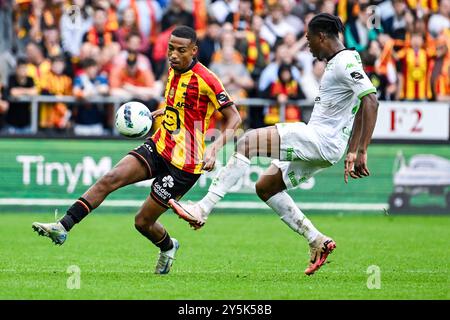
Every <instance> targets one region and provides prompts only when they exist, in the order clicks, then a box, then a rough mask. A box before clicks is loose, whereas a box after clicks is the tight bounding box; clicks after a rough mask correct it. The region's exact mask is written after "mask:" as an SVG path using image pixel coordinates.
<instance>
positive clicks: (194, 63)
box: [180, 57, 198, 74]
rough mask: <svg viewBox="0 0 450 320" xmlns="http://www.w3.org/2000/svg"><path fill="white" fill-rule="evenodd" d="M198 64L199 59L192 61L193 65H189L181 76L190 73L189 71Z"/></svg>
mask: <svg viewBox="0 0 450 320" xmlns="http://www.w3.org/2000/svg"><path fill="white" fill-rule="evenodd" d="M197 62H198V60H197V58H196V57H194V58H193V59H192V62H191V64H190V65H189V67H187V68H186V69H184V70H183V71H181V72H180V74H183V73H186V72H188V71H189V70H191V69H192V68H193V67H194V66H195V65H196V64H197Z"/></svg>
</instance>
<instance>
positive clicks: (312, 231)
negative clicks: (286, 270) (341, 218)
mask: <svg viewBox="0 0 450 320" xmlns="http://www.w3.org/2000/svg"><path fill="white" fill-rule="evenodd" d="M266 203H267V205H268V206H269V207H271V208H272V209H273V210H274V211H275V212H276V213H278V215H279V216H280V217H281V220H283V222H284V223H286V224H287V225H288V226H289V227H290V228H291V229H292V230H294V231H295V232H297V233H299V234H301V235H302V236H304V237H305V238H306V239H307V240H308V243H311V242H313V241H314V240H315V239H316V238H317V236H318V235H321V233H320V232H319V231H318V230H317V229H316V228H315V227H314V225H313V224H312V223H311V221H310V220H309V219H308V218H307V217H306V216H305V215H304V214H303V212H302V211H301V210H300V209H299V208H298V207H297V205H296V204H295V202H294V200H293V199H292V198H291V197H290V196H289V195H288V194H287V193H286V192H285V191H282V192H279V193H277V194H276V195H274V196H272V197H271V198H270V199H269V200H267V201H266Z"/></svg>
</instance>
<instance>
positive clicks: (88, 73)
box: [72, 59, 109, 135]
mask: <svg viewBox="0 0 450 320" xmlns="http://www.w3.org/2000/svg"><path fill="white" fill-rule="evenodd" d="M83 69H84V72H83V73H82V74H80V75H79V76H78V77H76V78H75V81H74V85H73V94H74V96H75V97H77V98H79V99H82V100H83V101H82V102H81V103H78V104H77V105H76V106H75V107H74V108H73V112H72V116H73V118H74V119H75V124H74V133H75V134H76V135H102V134H103V120H104V114H103V112H104V109H103V106H102V105H99V104H98V103H90V102H89V98H91V97H95V96H103V95H107V94H108V93H109V86H108V78H107V77H106V76H105V75H102V74H100V73H99V67H98V65H97V62H96V61H95V60H94V59H86V60H85V61H83Z"/></svg>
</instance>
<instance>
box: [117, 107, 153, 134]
mask: <svg viewBox="0 0 450 320" xmlns="http://www.w3.org/2000/svg"><path fill="white" fill-rule="evenodd" d="M152 122H153V120H152V116H151V113H150V110H148V108H147V107H146V106H145V105H144V104H142V103H140V102H137V101H131V102H127V103H124V104H123V105H121V106H120V108H119V109H118V110H117V112H116V121H115V125H116V128H117V131H119V133H120V134H122V135H124V136H125V137H129V138H141V137H143V136H145V135H146V134H147V133H148V132H149V131H150V129H151V127H152Z"/></svg>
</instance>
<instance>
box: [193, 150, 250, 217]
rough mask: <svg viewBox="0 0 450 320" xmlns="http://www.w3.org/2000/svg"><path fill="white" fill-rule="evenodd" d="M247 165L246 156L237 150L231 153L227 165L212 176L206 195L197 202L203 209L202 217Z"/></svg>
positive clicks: (236, 179) (242, 172) (248, 161)
mask: <svg viewBox="0 0 450 320" xmlns="http://www.w3.org/2000/svg"><path fill="white" fill-rule="evenodd" d="M249 166H250V160H249V159H248V158H247V157H246V156H244V155H243V154H240V153H237V152H235V153H233V155H232V156H231V158H230V160H228V162H227V165H226V166H225V167H223V168H221V169H220V170H219V173H218V174H217V175H216V176H215V177H214V179H213V181H212V183H211V185H210V186H209V189H208V193H207V194H206V196H204V197H203V199H202V200H200V202H199V203H198V204H199V206H200V208H201V209H202V210H203V216H204V218H207V217H208V215H209V213H210V212H211V211H212V209H213V208H214V206H215V204H216V203H217V202H219V201H220V199H222V198H223V197H224V196H225V194H227V192H228V190H229V189H230V188H231V187H232V186H234V185H235V184H236V183H237V181H238V180H239V178H241V177H242V176H243V174H244V172H245V171H246V170H247V169H248V167H249Z"/></svg>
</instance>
